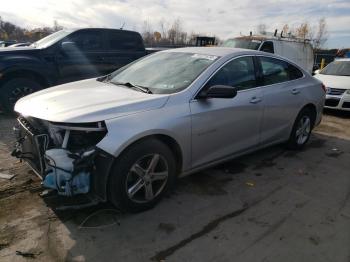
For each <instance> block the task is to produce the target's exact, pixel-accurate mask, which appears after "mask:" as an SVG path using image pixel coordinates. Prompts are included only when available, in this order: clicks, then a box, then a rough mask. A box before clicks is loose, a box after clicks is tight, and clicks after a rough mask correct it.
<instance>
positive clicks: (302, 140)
mask: <svg viewBox="0 0 350 262" xmlns="http://www.w3.org/2000/svg"><path fill="white" fill-rule="evenodd" d="M314 122H315V120H314V117H313V114H312V112H311V110H310V109H308V108H304V109H303V110H301V111H300V112H299V114H298V116H297V118H296V120H295V122H294V125H293V129H292V132H291V134H290V137H289V140H288V143H287V146H288V148H289V149H302V148H303V147H304V146H305V144H306V143H307V142H308V141H309V139H310V135H311V131H312V129H313V127H314V124H315V123H314Z"/></svg>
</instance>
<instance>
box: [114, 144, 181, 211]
mask: <svg viewBox="0 0 350 262" xmlns="http://www.w3.org/2000/svg"><path fill="white" fill-rule="evenodd" d="M175 179H176V161H175V157H174V155H173V153H172V152H171V150H170V149H169V147H168V146H166V145H165V144H164V143H162V142H161V141H159V140H156V139H149V140H144V141H141V142H139V143H136V144H134V145H132V146H131V147H130V148H128V149H126V151H125V152H124V153H123V154H122V155H121V156H120V157H118V159H117V161H116V163H115V164H114V166H113V168H112V171H111V174H110V178H109V182H108V193H109V200H110V202H111V203H112V204H113V205H114V206H116V207H117V208H120V209H121V210H122V211H127V212H140V211H144V210H147V209H150V208H152V207H153V206H155V205H156V204H157V203H158V202H159V200H161V198H162V197H163V196H164V194H166V193H167V192H168V191H169V190H170V189H171V187H172V186H173V185H174V182H175Z"/></svg>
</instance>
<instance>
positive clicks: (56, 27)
mask: <svg viewBox="0 0 350 262" xmlns="http://www.w3.org/2000/svg"><path fill="white" fill-rule="evenodd" d="M52 29H53V31H54V32H57V31H60V30H62V29H63V26H61V25H60V24H59V23H58V22H57V20H55V21H53V28H52Z"/></svg>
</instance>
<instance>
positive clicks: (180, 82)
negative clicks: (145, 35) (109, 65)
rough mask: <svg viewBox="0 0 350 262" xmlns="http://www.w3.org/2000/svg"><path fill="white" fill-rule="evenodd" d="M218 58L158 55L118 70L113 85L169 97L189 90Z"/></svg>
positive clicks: (174, 54) (113, 76)
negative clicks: (187, 88)
mask: <svg viewBox="0 0 350 262" xmlns="http://www.w3.org/2000/svg"><path fill="white" fill-rule="evenodd" d="M217 58H218V57H217V56H213V55H203V54H193V53H176V52H159V53H155V54H153V55H150V56H147V57H145V58H142V59H140V60H138V61H136V62H134V63H132V64H129V65H128V66H126V67H124V68H122V69H119V70H117V71H116V72H114V73H113V74H112V76H111V83H114V84H122V83H130V84H132V85H137V86H142V87H147V88H149V89H150V90H151V91H152V93H155V94H170V93H175V92H179V91H181V90H183V89H185V88H186V87H188V86H189V85H190V84H191V83H192V82H193V81H194V80H195V79H196V78H197V77H198V76H199V75H200V74H201V73H202V72H203V71H204V70H205V69H206V68H207V67H208V66H209V65H211V64H212V63H213V62H214V61H215V60H216V59H217Z"/></svg>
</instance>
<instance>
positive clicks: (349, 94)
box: [315, 58, 350, 111]
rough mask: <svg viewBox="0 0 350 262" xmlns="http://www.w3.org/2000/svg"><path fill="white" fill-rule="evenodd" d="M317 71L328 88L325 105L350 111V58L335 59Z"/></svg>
mask: <svg viewBox="0 0 350 262" xmlns="http://www.w3.org/2000/svg"><path fill="white" fill-rule="evenodd" d="M315 73H316V75H315V78H317V79H319V80H321V81H322V82H323V83H324V84H325V86H326V88H327V93H326V102H325V107H327V108H333V109H338V110H344V111H350V58H342V59H338V60H335V61H334V62H332V63H330V64H329V65H327V66H326V67H325V68H323V69H322V70H320V71H318V70H317V71H316V72H315Z"/></svg>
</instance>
